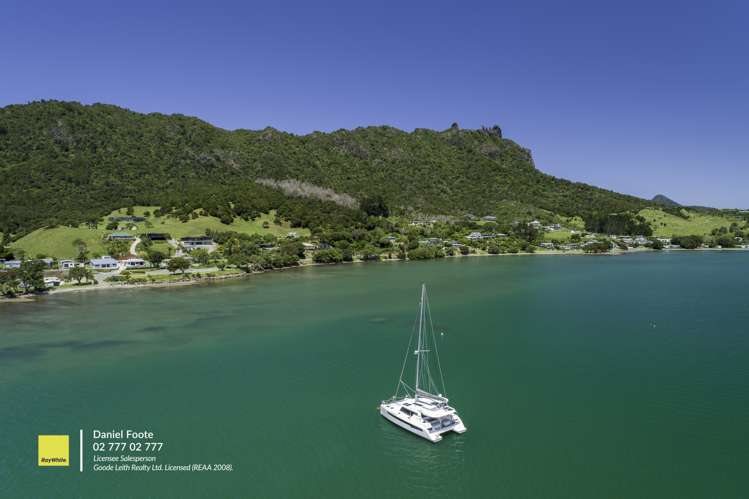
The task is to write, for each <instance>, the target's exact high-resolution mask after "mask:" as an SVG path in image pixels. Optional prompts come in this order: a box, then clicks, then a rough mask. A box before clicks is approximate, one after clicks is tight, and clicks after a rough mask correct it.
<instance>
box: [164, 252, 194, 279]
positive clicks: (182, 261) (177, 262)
mask: <svg viewBox="0 0 749 499" xmlns="http://www.w3.org/2000/svg"><path fill="white" fill-rule="evenodd" d="M166 268H167V270H169V272H171V273H175V272H177V271H179V272H181V273H182V274H183V275H184V273H185V270H187V269H189V268H190V262H188V261H187V259H186V258H182V257H180V256H175V257H174V258H172V259H170V260H169V263H167V265H166Z"/></svg>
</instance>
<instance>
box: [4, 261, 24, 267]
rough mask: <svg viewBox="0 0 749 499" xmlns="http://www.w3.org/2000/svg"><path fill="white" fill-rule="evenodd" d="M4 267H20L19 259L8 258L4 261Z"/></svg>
mask: <svg viewBox="0 0 749 499" xmlns="http://www.w3.org/2000/svg"><path fill="white" fill-rule="evenodd" d="M5 268H6V269H20V268H21V260H8V261H7V262H5Z"/></svg>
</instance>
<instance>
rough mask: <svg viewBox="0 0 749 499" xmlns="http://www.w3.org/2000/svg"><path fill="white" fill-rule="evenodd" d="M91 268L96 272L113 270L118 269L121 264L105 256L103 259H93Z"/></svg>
mask: <svg viewBox="0 0 749 499" xmlns="http://www.w3.org/2000/svg"><path fill="white" fill-rule="evenodd" d="M91 266H92V267H93V268H94V269H96V270H112V269H116V268H117V267H118V266H119V264H118V263H117V260H115V259H114V258H112V257H111V256H109V255H104V256H103V257H101V258H93V259H92V260H91Z"/></svg>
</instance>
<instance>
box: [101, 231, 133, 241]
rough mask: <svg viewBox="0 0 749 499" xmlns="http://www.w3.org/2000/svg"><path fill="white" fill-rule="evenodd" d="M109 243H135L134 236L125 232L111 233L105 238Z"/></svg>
mask: <svg viewBox="0 0 749 499" xmlns="http://www.w3.org/2000/svg"><path fill="white" fill-rule="evenodd" d="M107 239H108V240H110V241H135V236H134V235H132V234H128V233H127V232H112V233H111V234H109V235H108V236H107Z"/></svg>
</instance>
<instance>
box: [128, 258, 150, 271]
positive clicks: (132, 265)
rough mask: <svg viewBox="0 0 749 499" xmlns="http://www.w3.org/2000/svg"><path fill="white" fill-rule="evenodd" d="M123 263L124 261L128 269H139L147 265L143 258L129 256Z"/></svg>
mask: <svg viewBox="0 0 749 499" xmlns="http://www.w3.org/2000/svg"><path fill="white" fill-rule="evenodd" d="M122 263H124V264H125V267H126V268H128V269H137V268H141V267H145V266H146V262H145V260H143V259H142V258H128V259H126V260H123V261H122Z"/></svg>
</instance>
